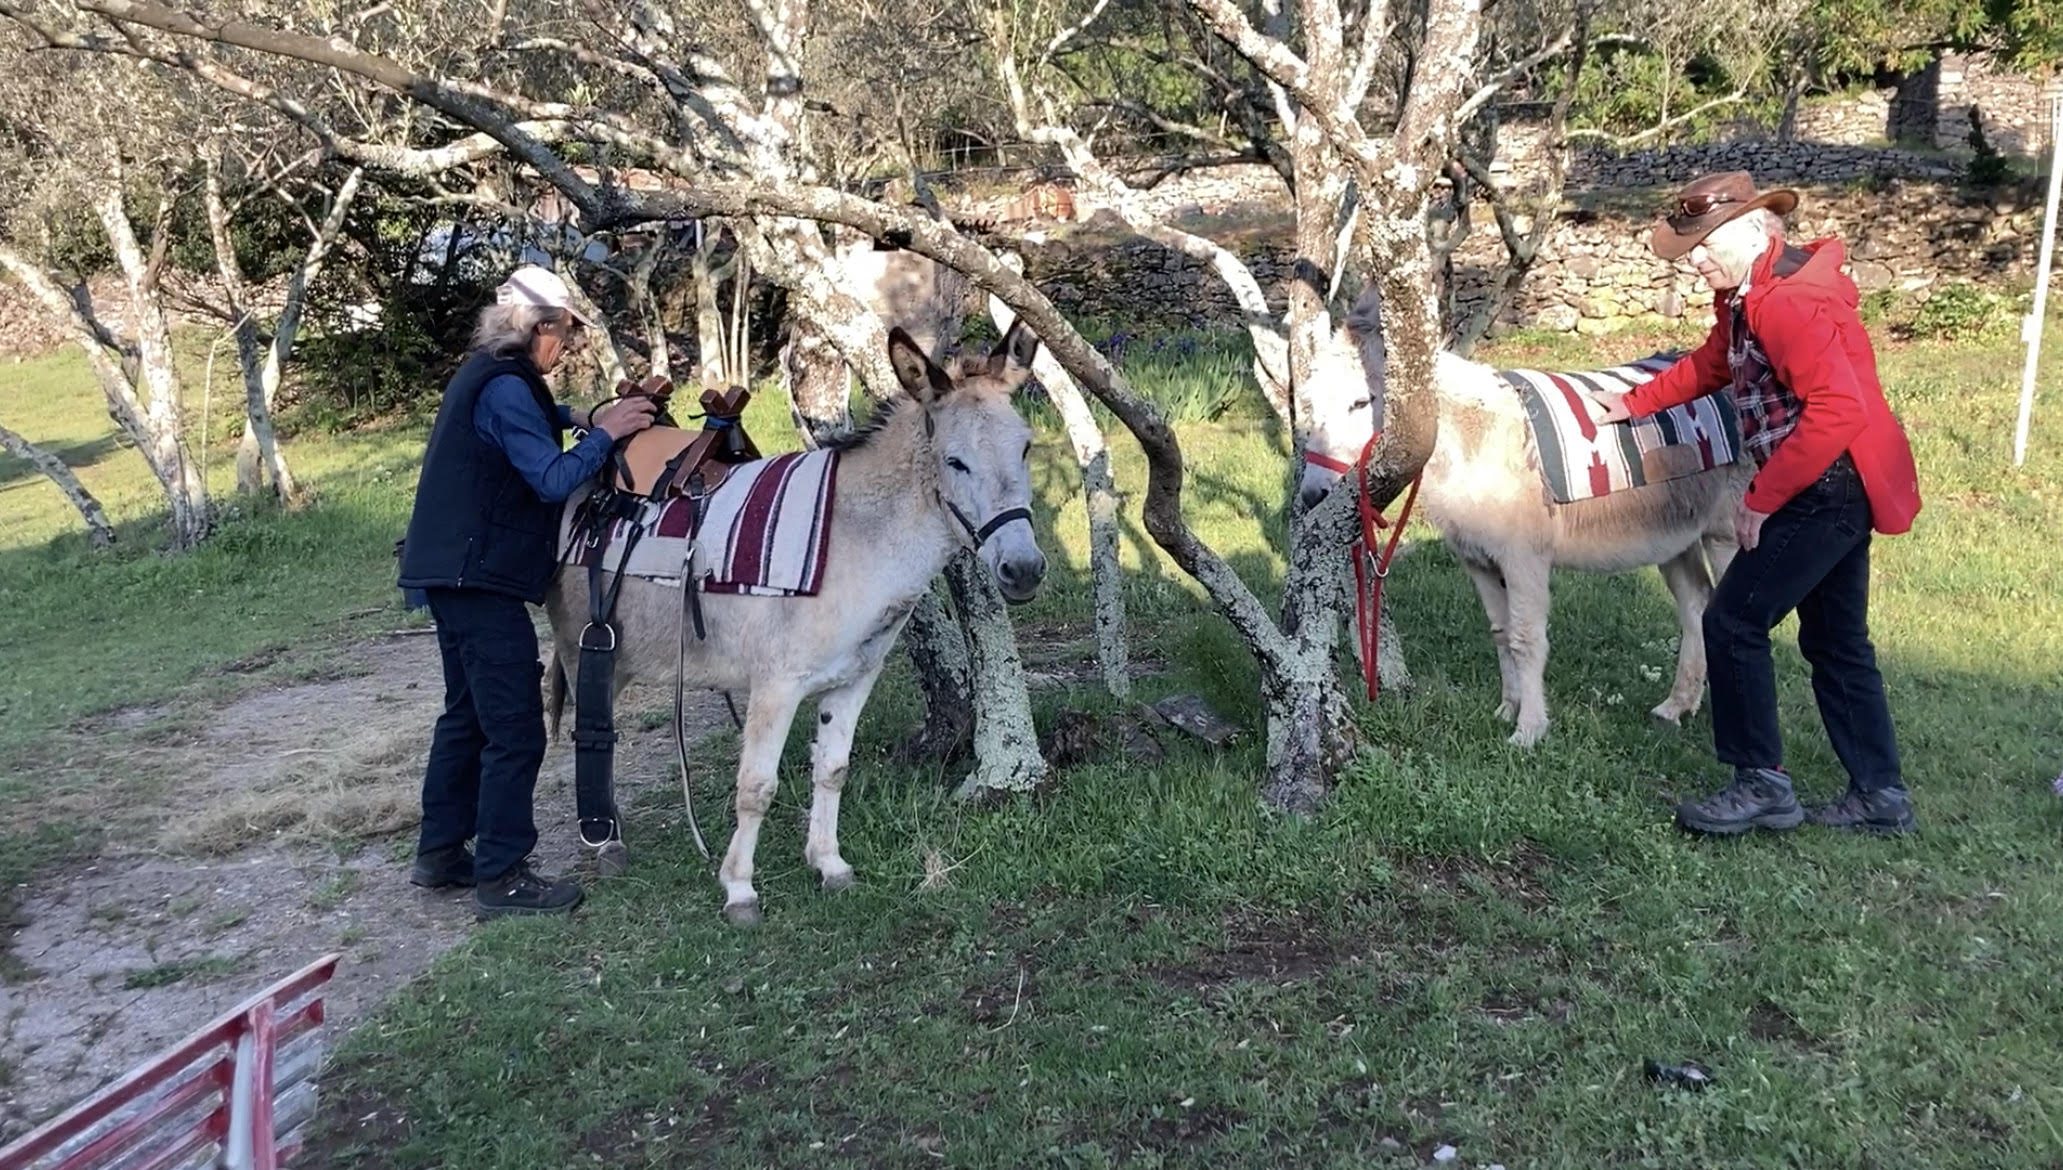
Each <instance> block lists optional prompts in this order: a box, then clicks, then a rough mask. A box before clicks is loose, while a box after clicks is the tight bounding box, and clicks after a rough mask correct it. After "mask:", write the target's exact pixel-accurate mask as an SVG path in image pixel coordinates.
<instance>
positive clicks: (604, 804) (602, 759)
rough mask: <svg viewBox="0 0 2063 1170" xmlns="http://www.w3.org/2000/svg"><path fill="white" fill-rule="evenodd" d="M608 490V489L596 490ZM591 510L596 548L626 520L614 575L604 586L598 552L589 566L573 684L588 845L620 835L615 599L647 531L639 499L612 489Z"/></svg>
mask: <svg viewBox="0 0 2063 1170" xmlns="http://www.w3.org/2000/svg"><path fill="white" fill-rule="evenodd" d="M597 490H598V491H606V490H607V489H597ZM609 495H610V497H611V498H610V500H609V501H607V502H605V503H602V504H599V505H597V506H596V508H595V509H594V512H593V513H592V515H591V518H590V523H591V525H592V527H591V529H590V530H589V532H588V537H587V540H588V546H589V548H590V549H598V548H599V547H600V545H601V542H602V541H603V540H604V539H605V538H606V537H607V535H608V532H609V529H610V528H611V527H612V526H613V525H614V522H615V521H616V520H618V519H624V520H628V521H629V523H628V524H627V525H626V526H625V527H626V531H625V532H624V536H623V552H622V554H621V555H620V556H619V557H617V560H616V579H615V580H614V581H613V582H611V583H610V584H609V587H608V588H607V589H604V588H603V587H602V560H603V557H602V555H601V554H600V553H597V554H596V555H594V556H592V557H591V558H589V561H588V567H587V597H588V620H587V625H586V626H585V627H584V628H582V629H581V631H580V682H579V684H578V686H576V687H575V693H574V711H573V802H574V811H575V813H576V814H577V815H578V816H579V818H580V840H581V843H582V844H584V845H586V846H588V847H589V848H590V849H598V848H600V847H601V846H603V845H606V844H608V843H609V842H611V841H617V840H621V839H622V836H623V833H622V826H621V823H620V817H619V815H618V812H617V808H616V779H615V764H616V739H617V735H616V714H615V706H616V703H615V699H616V696H615V693H614V692H615V682H616V639H617V628H616V625H615V623H614V620H613V619H614V617H615V613H616V599H617V596H618V594H619V593H620V592H621V591H622V589H623V578H624V572H623V570H624V569H625V568H627V567H628V566H629V564H630V554H631V550H632V549H634V548H636V547H637V543H638V539H639V538H640V537H641V536H643V535H644V525H643V524H642V523H641V522H640V521H641V519H642V518H641V516H640V515H639V511H638V504H639V501H638V500H637V498H636V497H635V496H631V495H628V494H625V493H621V492H611V493H609Z"/></svg>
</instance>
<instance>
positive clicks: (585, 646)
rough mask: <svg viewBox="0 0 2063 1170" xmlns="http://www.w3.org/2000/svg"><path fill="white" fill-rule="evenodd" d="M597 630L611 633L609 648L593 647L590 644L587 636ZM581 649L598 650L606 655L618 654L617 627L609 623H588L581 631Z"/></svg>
mask: <svg viewBox="0 0 2063 1170" xmlns="http://www.w3.org/2000/svg"><path fill="white" fill-rule="evenodd" d="M597 628H600V629H604V630H607V631H609V644H608V645H607V646H593V645H589V644H588V640H587V636H588V635H589V634H590V633H592V632H594V630H596V629H597ZM580 648H581V649H582V650H598V651H600V652H601V653H604V654H614V653H615V652H616V627H615V626H612V625H610V624H609V623H607V622H601V623H599V624H598V623H595V622H589V623H587V625H585V626H583V627H581V630H580Z"/></svg>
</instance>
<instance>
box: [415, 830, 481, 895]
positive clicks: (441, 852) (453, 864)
mask: <svg viewBox="0 0 2063 1170" xmlns="http://www.w3.org/2000/svg"><path fill="white" fill-rule="evenodd" d="M408 880H409V883H410V884H411V885H418V886H421V887H423V888H424V889H426V890H442V889H445V888H447V887H449V886H471V885H472V884H473V851H472V850H470V849H468V848H466V846H465V843H464V842H460V843H459V844H457V845H447V846H445V847H444V848H442V849H432V850H431V851H429V852H428V853H418V854H416V855H415V867H414V868H413V869H410V870H409V871H408Z"/></svg>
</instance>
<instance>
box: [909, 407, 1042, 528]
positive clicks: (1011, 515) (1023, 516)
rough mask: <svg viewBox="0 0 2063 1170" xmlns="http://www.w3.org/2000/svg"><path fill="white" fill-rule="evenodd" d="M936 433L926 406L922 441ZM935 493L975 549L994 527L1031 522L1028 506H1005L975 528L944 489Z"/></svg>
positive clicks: (936, 426) (935, 424) (930, 438)
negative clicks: (1018, 522) (947, 496)
mask: <svg viewBox="0 0 2063 1170" xmlns="http://www.w3.org/2000/svg"><path fill="white" fill-rule="evenodd" d="M937 434H938V424H937V423H935V422H934V421H932V418H931V410H930V408H929V407H927V408H925V410H924V441H925V442H926V443H927V444H928V443H929V442H930V441H931V440H932V439H933V438H934V437H935V436H936V435H937ZM935 494H936V495H937V496H938V502H939V503H941V504H944V505H945V507H946V511H948V512H951V513H952V514H953V519H955V520H958V521H959V522H960V527H962V528H965V529H966V530H967V536H968V538H969V539H970V540H972V541H974V547H975V548H977V549H978V548H980V547H981V546H982V545H984V544H987V543H988V539H989V537H991V536H994V535H995V534H996V529H998V528H1001V527H1002V526H1003V525H1005V524H1008V523H1010V522H1011V521H1013V520H1022V521H1024V522H1025V523H1026V524H1030V523H1031V522H1032V514H1031V509H1030V508H1005V509H1003V510H1002V511H1000V512H998V513H996V514H995V515H994V516H991V517H989V522H988V523H986V524H984V525H982V526H981V527H979V528H976V527H975V526H974V521H972V520H969V519H968V518H967V513H965V512H962V511H961V510H960V506H959V505H958V504H955V503H954V502H953V501H951V500H949V499H946V494H945V492H944V491H942V490H941V491H938V492H936V493H935Z"/></svg>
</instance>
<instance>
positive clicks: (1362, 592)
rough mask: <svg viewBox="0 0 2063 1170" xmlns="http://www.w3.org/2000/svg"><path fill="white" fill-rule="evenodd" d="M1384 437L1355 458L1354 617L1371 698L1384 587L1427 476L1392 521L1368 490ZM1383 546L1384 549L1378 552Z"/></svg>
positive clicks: (1372, 441) (1407, 495)
mask: <svg viewBox="0 0 2063 1170" xmlns="http://www.w3.org/2000/svg"><path fill="white" fill-rule="evenodd" d="M1380 438H1382V432H1381V431H1377V432H1375V433H1374V434H1373V435H1370V436H1369V437H1368V444H1367V446H1364V447H1362V448H1361V458H1359V459H1357V460H1355V461H1354V466H1353V471H1354V472H1355V473H1356V474H1357V475H1358V476H1359V477H1360V482H1359V483H1357V484H1356V485H1355V486H1356V487H1357V488H1358V489H1360V490H1359V491H1357V492H1356V493H1355V497H1354V498H1355V504H1356V506H1357V507H1359V508H1360V511H1361V538H1360V539H1359V540H1356V541H1355V542H1354V548H1353V552H1352V556H1353V558H1354V619H1355V622H1356V623H1357V624H1358V625H1359V627H1360V629H1359V630H1358V631H1357V632H1358V633H1359V635H1360V638H1361V675H1362V678H1363V680H1364V681H1365V682H1366V683H1367V684H1368V699H1369V701H1370V702H1374V701H1375V696H1376V693H1377V692H1378V691H1380V690H1381V689H1382V688H1381V684H1380V682H1379V678H1378V671H1377V669H1376V652H1377V650H1378V648H1379V645H1380V642H1381V640H1382V586H1383V581H1384V580H1385V579H1387V578H1388V577H1389V575H1390V562H1391V561H1393V560H1395V559H1396V556H1397V542H1398V540H1400V539H1402V538H1403V536H1404V526H1405V525H1406V524H1408V523H1409V522H1410V520H1411V506H1412V505H1413V504H1415V503H1417V502H1418V483H1419V480H1421V479H1423V478H1424V477H1425V472H1424V470H1423V469H1421V470H1420V471H1419V473H1418V474H1417V475H1414V476H1412V477H1411V487H1410V488H1409V489H1408V490H1407V491H1406V492H1405V493H1404V507H1403V508H1402V509H1401V510H1399V511H1398V513H1397V521H1396V523H1395V524H1391V523H1390V521H1389V520H1387V519H1385V518H1384V517H1383V514H1382V513H1381V512H1379V511H1377V510H1376V507H1375V501H1374V499H1373V497H1371V496H1370V495H1369V492H1368V457H1369V455H1370V454H1372V453H1373V452H1374V451H1375V442H1376V440H1377V439H1380ZM1384 528H1387V529H1389V530H1390V539H1389V541H1388V543H1386V544H1385V543H1384V542H1383V540H1382V538H1381V536H1380V535H1379V533H1380V531H1381V530H1382V529H1384ZM1378 548H1380V550H1381V551H1379V552H1378V551H1377V550H1378Z"/></svg>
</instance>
